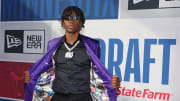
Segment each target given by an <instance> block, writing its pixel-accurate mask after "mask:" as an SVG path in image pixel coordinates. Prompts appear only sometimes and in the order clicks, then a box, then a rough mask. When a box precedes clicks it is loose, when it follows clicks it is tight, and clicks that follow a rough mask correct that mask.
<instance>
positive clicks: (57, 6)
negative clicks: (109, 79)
mask: <svg viewBox="0 0 180 101" xmlns="http://www.w3.org/2000/svg"><path fill="white" fill-rule="evenodd" d="M69 5H76V6H78V7H80V8H81V9H82V10H83V11H84V14H85V17H86V23H85V28H84V29H82V30H81V34H84V35H87V36H90V37H92V38H95V39H97V40H99V41H100V45H101V61H102V63H103V64H104V65H105V66H106V67H107V69H108V71H109V72H110V73H111V74H114V75H118V76H119V78H120V79H121V81H122V82H121V87H120V88H119V91H118V93H117V95H118V101H160V100H162V101H178V100H180V96H179V93H180V87H179V85H180V81H179V76H180V75H179V71H180V69H179V68H178V67H179V65H180V63H179V56H180V55H179V51H180V48H179V47H180V42H179V38H180V35H179V34H180V27H179V26H180V13H179V11H180V0H1V22H0V41H1V42H0V46H1V48H0V81H1V83H0V89H1V90H0V100H3V101H5V100H7V101H11V100H23V99H24V87H25V84H24V83H23V76H24V74H23V72H24V71H25V70H27V69H28V68H29V66H31V65H32V64H33V63H34V62H35V61H37V60H38V59H39V58H40V57H41V56H43V54H44V53H45V52H46V49H47V42H48V40H50V39H52V38H55V37H58V36H62V35H64V29H63V28H61V22H60V21H59V19H60V16H61V13H62V12H63V10H64V8H66V7H67V6H69Z"/></svg>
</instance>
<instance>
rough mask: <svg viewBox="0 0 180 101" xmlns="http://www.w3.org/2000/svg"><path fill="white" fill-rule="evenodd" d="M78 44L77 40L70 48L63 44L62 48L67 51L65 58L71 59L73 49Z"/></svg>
mask: <svg viewBox="0 0 180 101" xmlns="http://www.w3.org/2000/svg"><path fill="white" fill-rule="evenodd" d="M79 43H80V41H79V40H78V41H77V42H76V43H75V44H74V45H73V46H72V48H69V47H68V45H67V44H66V43H65V42H64V46H65V47H66V49H67V50H68V51H67V52H66V53H65V58H68V59H70V58H72V57H73V51H72V50H73V49H74V48H76V46H77V45H78V44H79Z"/></svg>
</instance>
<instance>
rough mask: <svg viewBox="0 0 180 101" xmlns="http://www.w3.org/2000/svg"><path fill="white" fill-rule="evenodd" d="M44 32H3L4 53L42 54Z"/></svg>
mask: <svg viewBox="0 0 180 101" xmlns="http://www.w3.org/2000/svg"><path fill="white" fill-rule="evenodd" d="M44 34H45V33H44V30H5V48H4V49H5V50H4V52H5V53H44V42H45V40H44V39H45V35H44Z"/></svg>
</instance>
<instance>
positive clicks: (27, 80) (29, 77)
mask: <svg viewBox="0 0 180 101" xmlns="http://www.w3.org/2000/svg"><path fill="white" fill-rule="evenodd" d="M30 80H31V76H30V74H29V71H28V70H26V71H25V72H24V83H25V84H27V83H29V81H30Z"/></svg>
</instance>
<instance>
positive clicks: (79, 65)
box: [52, 37, 91, 94]
mask: <svg viewBox="0 0 180 101" xmlns="http://www.w3.org/2000/svg"><path fill="white" fill-rule="evenodd" d="M78 40H80V43H79V44H78V45H77V46H76V47H75V48H74V49H73V50H72V51H73V52H74V54H73V57H72V58H65V53H66V52H67V51H68V50H67V48H66V47H65V45H64V42H65V39H63V40H62V41H61V42H60V44H59V47H58V48H57V50H56V53H55V55H54V59H55V80H54V82H53V87H52V88H53V90H54V91H55V92H56V93H64V94H80V93H87V92H90V67H91V60H90V58H89V56H88V54H87V51H86V48H85V46H84V43H83V42H82V40H81V39H80V38H79V37H78ZM76 42H77V41H76ZM76 42H74V44H75V43H76ZM66 44H67V45H68V47H69V48H71V47H72V46H73V45H74V44H73V45H70V44H68V43H66Z"/></svg>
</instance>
